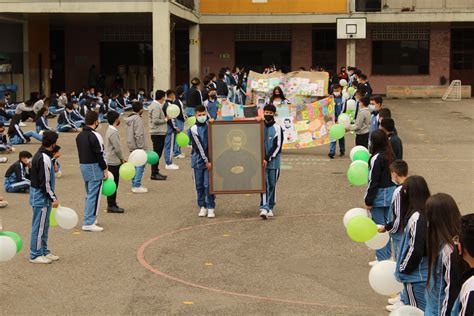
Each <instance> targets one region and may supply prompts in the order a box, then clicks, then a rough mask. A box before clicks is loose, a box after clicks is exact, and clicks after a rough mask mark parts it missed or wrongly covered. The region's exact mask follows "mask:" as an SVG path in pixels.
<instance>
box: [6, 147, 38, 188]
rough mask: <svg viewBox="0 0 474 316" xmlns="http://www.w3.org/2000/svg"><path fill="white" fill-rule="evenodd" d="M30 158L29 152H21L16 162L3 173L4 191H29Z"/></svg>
mask: <svg viewBox="0 0 474 316" xmlns="http://www.w3.org/2000/svg"><path fill="white" fill-rule="evenodd" d="M31 157H33V155H32V154H31V153H30V152H29V151H21V152H20V154H19V157H18V160H17V161H16V162H15V163H14V164H12V165H11V166H10V168H8V170H7V172H6V173H5V182H4V185H5V191H6V192H8V193H25V192H28V191H29V190H30V167H31Z"/></svg>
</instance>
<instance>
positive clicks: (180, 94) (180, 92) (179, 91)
mask: <svg viewBox="0 0 474 316" xmlns="http://www.w3.org/2000/svg"><path fill="white" fill-rule="evenodd" d="M183 98H184V88H183V87H182V86H178V87H177V88H176V99H175V100H174V104H176V105H177V106H178V107H179V115H178V117H177V118H176V120H175V123H176V126H177V127H178V128H179V129H180V130H181V131H183V130H184V121H186V118H187V116H186V113H185V109H184V104H183V101H182V100H183ZM173 156H174V158H179V159H183V158H186V157H185V156H184V154H183V153H182V152H181V147H180V146H179V145H178V143H177V141H176V138H175V140H174V152H173Z"/></svg>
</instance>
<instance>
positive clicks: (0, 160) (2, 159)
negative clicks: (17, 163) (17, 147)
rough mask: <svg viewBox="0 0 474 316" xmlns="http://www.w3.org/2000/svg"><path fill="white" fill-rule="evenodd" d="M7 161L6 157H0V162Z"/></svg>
mask: <svg viewBox="0 0 474 316" xmlns="http://www.w3.org/2000/svg"><path fill="white" fill-rule="evenodd" d="M7 161H8V157H0V163H6V162H7Z"/></svg>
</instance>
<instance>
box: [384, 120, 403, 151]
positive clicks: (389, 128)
mask: <svg viewBox="0 0 474 316" xmlns="http://www.w3.org/2000/svg"><path fill="white" fill-rule="evenodd" d="M380 128H381V129H382V130H383V131H384V132H385V134H387V137H388V140H389V141H390V145H391V146H392V150H393V154H394V156H395V159H403V144H402V140H401V139H400V137H398V135H396V134H395V121H394V120H393V119H392V118H390V117H388V118H384V119H383V120H382V122H381V123H380Z"/></svg>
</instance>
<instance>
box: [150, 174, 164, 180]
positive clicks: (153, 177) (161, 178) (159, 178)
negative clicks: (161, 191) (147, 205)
mask: <svg viewBox="0 0 474 316" xmlns="http://www.w3.org/2000/svg"><path fill="white" fill-rule="evenodd" d="M166 178H167V177H165V176H163V175H161V174H157V175H156V176H151V178H150V179H151V180H162V181H163V180H166Z"/></svg>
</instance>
